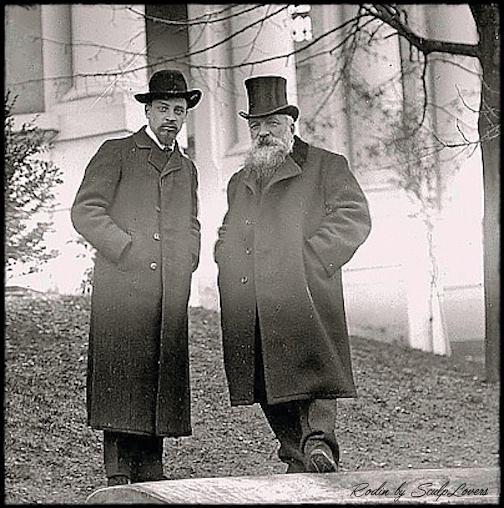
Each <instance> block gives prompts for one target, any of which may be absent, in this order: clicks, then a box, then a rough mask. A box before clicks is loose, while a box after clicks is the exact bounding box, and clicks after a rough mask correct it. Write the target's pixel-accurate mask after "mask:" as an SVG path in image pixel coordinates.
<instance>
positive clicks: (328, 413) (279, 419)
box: [255, 320, 339, 472]
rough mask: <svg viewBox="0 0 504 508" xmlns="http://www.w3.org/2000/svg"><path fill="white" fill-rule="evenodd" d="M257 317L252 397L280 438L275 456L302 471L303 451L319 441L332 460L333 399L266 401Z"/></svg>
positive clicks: (336, 453)
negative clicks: (328, 449)
mask: <svg viewBox="0 0 504 508" xmlns="http://www.w3.org/2000/svg"><path fill="white" fill-rule="evenodd" d="M262 356H263V355H262V347H261V334H260V329H259V321H258V320H256V333H255V401H256V402H259V403H260V405H261V409H262V410H263V412H264V415H265V416H266V419H267V420H268V423H269V425H270V427H271V430H272V431H273V433H274V434H275V437H276V438H277V440H278V441H279V442H280V448H279V450H278V458H279V459H280V460H281V461H282V462H285V463H286V464H288V466H289V469H288V471H291V472H304V471H306V460H307V452H309V451H310V450H311V449H312V448H313V447H314V446H316V445H317V444H319V443H325V444H327V445H328V446H329V447H330V448H331V451H332V453H333V456H334V460H335V461H336V463H337V462H338V461H339V447H338V442H337V440H336V436H335V434H334V430H335V427H336V399H309V400H296V401H291V402H285V403H282V404H268V403H267V400H266V386H265V382H264V363H263V358H262Z"/></svg>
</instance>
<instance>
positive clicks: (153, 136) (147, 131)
mask: <svg viewBox="0 0 504 508" xmlns="http://www.w3.org/2000/svg"><path fill="white" fill-rule="evenodd" d="M145 132H146V134H147V135H148V136H149V137H150V138H152V139H153V140H154V141H155V142H156V144H157V146H159V148H161V150H164V149H165V146H166V145H163V144H162V143H160V142H159V139H158V138H157V136H156V135H155V134H154V131H153V130H152V129H151V126H150V125H148V124H147V127H145ZM169 148H170V150H174V149H175V140H173V141H172V144H171V145H170V147H169Z"/></svg>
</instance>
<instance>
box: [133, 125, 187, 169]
mask: <svg viewBox="0 0 504 508" xmlns="http://www.w3.org/2000/svg"><path fill="white" fill-rule="evenodd" d="M135 143H136V145H137V147H138V148H148V149H149V150H150V152H149V155H148V157H147V161H148V163H149V164H151V165H152V166H154V167H155V168H156V170H157V171H159V172H160V173H161V176H165V175H167V174H168V173H171V172H172V171H176V170H178V169H180V168H181V167H182V161H181V155H180V151H179V147H178V143H177V142H175V147H174V150H173V153H172V155H171V157H170V158H169V159H168V162H167V161H166V153H165V152H163V150H161V148H159V146H157V145H156V143H154V141H153V140H152V139H151V138H150V137H149V136H148V135H147V133H146V132H145V127H142V128H141V129H140V130H139V131H138V132H137V133H136V134H135Z"/></svg>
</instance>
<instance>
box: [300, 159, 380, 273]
mask: <svg viewBox="0 0 504 508" xmlns="http://www.w3.org/2000/svg"><path fill="white" fill-rule="evenodd" d="M333 157H334V156H333ZM333 157H331V158H330V160H327V161H325V165H324V173H325V174H324V204H325V217H324V218H323V219H322V222H321V224H320V226H319V227H318V228H317V230H316V231H315V233H314V234H313V235H312V236H310V238H308V240H307V244H308V248H311V249H313V251H314V252H315V254H316V255H317V257H318V259H319V260H320V261H321V262H322V264H323V265H324V268H325V270H326V272H327V274H328V275H329V276H332V275H334V273H335V272H336V271H337V270H338V269H340V268H341V267H342V266H343V265H344V264H345V263H347V262H348V261H349V260H350V259H351V258H352V256H353V255H354V253H355V251H356V250H357V248H358V247H359V246H360V245H361V244H362V243H363V242H364V240H365V239H366V238H367V237H368V235H369V232H370V231H371V217H370V214H369V207H368V203H367V199H366V197H365V195H364V193H363V192H362V189H361V187H360V185H359V183H358V182H357V180H356V178H355V177H354V176H353V174H352V172H351V171H350V169H349V167H348V162H347V161H346V159H345V158H344V157H343V156H336V157H337V158H336V159H334V158H333Z"/></svg>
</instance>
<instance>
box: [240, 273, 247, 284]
mask: <svg viewBox="0 0 504 508" xmlns="http://www.w3.org/2000/svg"><path fill="white" fill-rule="evenodd" d="M247 281H248V277H247V276H246V275H244V276H243V277H242V278H241V283H242V284H246V283H247Z"/></svg>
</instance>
